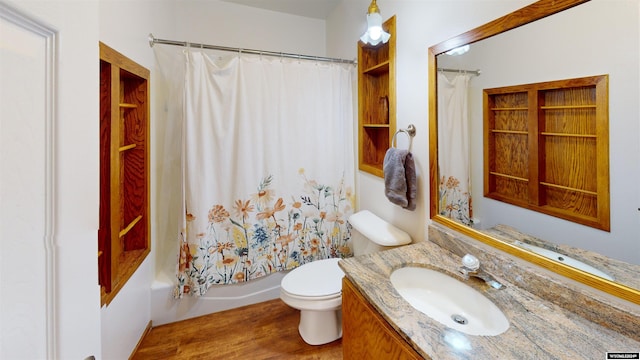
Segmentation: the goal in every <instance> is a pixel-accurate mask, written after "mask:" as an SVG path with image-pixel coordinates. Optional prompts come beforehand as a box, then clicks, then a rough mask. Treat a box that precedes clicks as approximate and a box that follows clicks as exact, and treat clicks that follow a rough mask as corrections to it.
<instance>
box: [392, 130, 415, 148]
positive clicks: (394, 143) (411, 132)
mask: <svg viewBox="0 0 640 360" xmlns="http://www.w3.org/2000/svg"><path fill="white" fill-rule="evenodd" d="M399 133H405V134H407V136H408V137H409V151H411V145H413V137H414V136H416V127H415V126H413V124H409V126H408V127H407V128H406V129H399V130H398V131H396V133H395V134H393V138H392V139H391V147H396V136H398V134H399Z"/></svg>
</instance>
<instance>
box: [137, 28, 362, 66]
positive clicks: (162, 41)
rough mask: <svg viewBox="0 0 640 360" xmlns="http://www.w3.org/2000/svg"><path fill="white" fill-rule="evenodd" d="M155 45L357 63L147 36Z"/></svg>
mask: <svg viewBox="0 0 640 360" xmlns="http://www.w3.org/2000/svg"><path fill="white" fill-rule="evenodd" d="M155 44H164V45H176V46H186V47H195V48H200V49H211V50H221V51H232V52H237V53H248V54H255V55H267V56H278V57H285V58H293V59H302V60H314V61H326V62H335V63H342V64H356V63H357V62H356V61H355V60H347V59H338V58H329V57H322V56H312V55H300V54H290V53H282V52H275V51H264V50H253V49H242V48H234V47H227V46H218V45H207V44H198V43H190V42H186V41H176V40H165V39H156V38H155V37H154V36H153V34H149V47H153V45H155Z"/></svg>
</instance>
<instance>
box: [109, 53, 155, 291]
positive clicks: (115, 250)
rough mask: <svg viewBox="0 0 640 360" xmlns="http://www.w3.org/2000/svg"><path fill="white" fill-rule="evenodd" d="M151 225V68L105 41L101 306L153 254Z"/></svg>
mask: <svg viewBox="0 0 640 360" xmlns="http://www.w3.org/2000/svg"><path fill="white" fill-rule="evenodd" d="M149 221H150V220H149V70H147V69H145V68H144V67H142V66H140V65H138V64H136V63H135V62H133V61H131V60H130V59H128V58H127V57H125V56H124V55H122V54H120V53H119V52H117V51H115V50H113V49H112V48H110V47H108V46H107V45H105V44H103V43H100V227H99V230H98V248H99V251H98V266H99V281H100V285H101V288H102V296H101V299H102V304H108V303H109V302H111V300H112V299H113V298H114V297H115V296H116V294H117V293H118V291H119V290H120V289H121V288H122V287H123V286H124V284H125V283H126V281H127V280H128V279H129V277H131V275H133V273H134V272H135V270H136V269H137V268H138V266H139V265H140V264H141V263H142V261H143V260H144V259H145V257H146V256H147V255H148V254H149V252H150V250H151V247H150V240H149V238H150V222H149Z"/></svg>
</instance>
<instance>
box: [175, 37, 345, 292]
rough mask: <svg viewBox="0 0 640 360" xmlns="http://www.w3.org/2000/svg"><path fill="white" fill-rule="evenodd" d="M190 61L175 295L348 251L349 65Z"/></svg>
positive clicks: (243, 58) (192, 54) (206, 57)
mask: <svg viewBox="0 0 640 360" xmlns="http://www.w3.org/2000/svg"><path fill="white" fill-rule="evenodd" d="M184 56H185V62H186V65H185V66H186V70H185V83H184V97H183V102H184V105H183V107H184V113H183V138H182V141H183V160H182V164H183V196H184V211H183V212H182V213H183V219H182V225H183V227H182V231H181V232H180V236H179V243H180V247H179V248H180V249H179V250H180V252H179V254H180V255H179V263H178V275H177V277H178V286H177V289H176V291H177V294H176V296H178V297H180V296H182V295H183V294H195V295H203V294H204V293H205V292H206V291H207V289H208V288H209V287H210V286H212V285H215V284H233V283H241V282H245V281H249V280H251V279H255V278H258V277H261V276H265V275H268V274H270V273H273V272H276V271H281V270H289V269H293V268H295V267H297V266H299V265H302V264H304V263H307V262H310V261H314V260H318V259H324V258H330V257H346V256H350V255H351V254H352V251H351V248H350V228H349V226H348V224H347V217H348V215H350V214H351V213H352V212H353V210H352V209H353V202H354V194H353V190H352V189H353V185H354V176H355V175H354V151H353V149H354V144H353V105H352V93H353V90H352V89H353V80H352V79H353V71H354V70H353V66H352V65H342V64H335V63H320V62H314V61H300V60H287V59H283V58H273V57H262V56H253V55H246V54H240V55H235V54H234V55H233V56H227V57H219V56H212V55H211V54H207V53H204V52H201V51H195V50H193V49H190V50H189V51H185V52H184Z"/></svg>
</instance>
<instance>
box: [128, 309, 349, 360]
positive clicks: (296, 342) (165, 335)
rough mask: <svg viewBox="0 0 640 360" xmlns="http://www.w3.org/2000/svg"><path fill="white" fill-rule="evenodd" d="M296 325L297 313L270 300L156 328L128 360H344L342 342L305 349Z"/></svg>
mask: <svg viewBox="0 0 640 360" xmlns="http://www.w3.org/2000/svg"><path fill="white" fill-rule="evenodd" d="M299 321H300V312H299V311H298V310H295V309H293V308H291V307H289V306H287V305H286V304H285V303H283V302H282V300H280V299H275V300H270V301H267V302H263V303H259V304H254V305H249V306H244V307H241V308H237V309H231V310H227V311H222V312H218V313H214V314H210V315H205V316H201V317H198V318H194V319H189V320H184V321H180V322H175V323H171V324H166V325H160V326H158V327H154V328H152V329H151V331H149V332H148V333H147V334H146V336H145V337H144V338H143V339H142V341H141V342H140V344H139V346H138V349H137V350H136V352H135V353H134V354H133V355H132V357H131V359H133V360H144V359H153V360H160V359H199V360H200V359H225V360H233V359H243V360H244V359H248V360H266V359H274V360H276V359H277V360H282V359H303V360H304V359H322V360H332V359H342V340H341V339H340V340H336V341H334V342H331V343H329V344H325V345H319V346H311V345H308V344H307V343H305V342H304V341H303V340H302V338H301V337H300V335H299V334H298V323H299Z"/></svg>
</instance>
